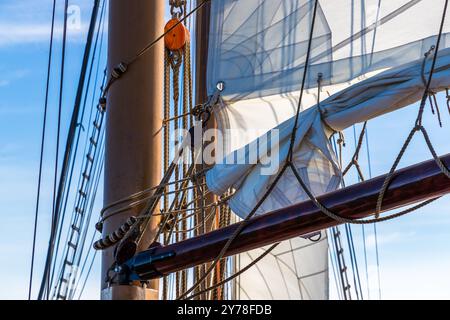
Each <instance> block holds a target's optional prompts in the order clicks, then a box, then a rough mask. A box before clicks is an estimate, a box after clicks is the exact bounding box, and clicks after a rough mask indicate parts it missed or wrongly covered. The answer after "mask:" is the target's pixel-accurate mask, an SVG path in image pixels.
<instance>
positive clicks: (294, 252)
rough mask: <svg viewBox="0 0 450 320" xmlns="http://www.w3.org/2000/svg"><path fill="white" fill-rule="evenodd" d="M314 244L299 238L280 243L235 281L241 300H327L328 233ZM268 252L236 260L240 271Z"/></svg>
mask: <svg viewBox="0 0 450 320" xmlns="http://www.w3.org/2000/svg"><path fill="white" fill-rule="evenodd" d="M313 238H314V240H315V241H314V242H313V241H311V240H309V239H303V238H300V237H296V238H294V239H290V240H287V241H283V242H281V243H280V244H279V245H278V246H277V247H276V248H275V249H274V250H273V251H272V252H271V253H270V254H268V255H267V256H265V257H264V258H263V259H262V260H261V261H260V262H258V264H256V265H255V266H254V267H253V269H252V270H249V271H248V272H244V273H243V274H241V275H240V276H239V277H238V279H237V280H236V299H238V300H325V299H328V296H329V288H328V280H329V279H328V277H329V276H328V259H327V258H328V238H327V233H326V232H325V231H322V232H321V235H320V238H319V236H314V237H313ZM266 249H267V248H260V249H255V250H251V251H248V252H245V253H242V254H240V255H239V256H238V257H237V261H236V265H237V269H241V268H243V267H245V266H246V265H248V264H249V263H251V262H252V261H253V260H254V259H256V258H258V257H259V256H260V255H261V254H262V253H263V252H264V251H265V250H266Z"/></svg>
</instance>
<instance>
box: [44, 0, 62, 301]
mask: <svg viewBox="0 0 450 320" xmlns="http://www.w3.org/2000/svg"><path fill="white" fill-rule="evenodd" d="M68 6H69V1H68V0H65V2H64V27H63V42H62V52H61V72H60V82H59V101H58V120H57V131H56V154H55V169H54V177H53V200H52V206H53V209H52V219H51V231H50V241H49V254H48V256H47V258H48V259H47V262H46V266H45V271H44V277H43V279H42V283H41V288H40V290H39V299H42V298H43V296H44V290H47V291H46V298H47V300H48V298H49V295H50V274H49V268H50V266H51V262H52V257H53V246H54V242H55V238H54V237H55V236H56V231H57V226H58V219H57V212H56V211H57V208H56V184H57V177H58V161H59V159H58V158H59V140H60V134H61V113H62V100H63V86H64V70H65V58H66V43H67V18H68V16H67V9H68Z"/></svg>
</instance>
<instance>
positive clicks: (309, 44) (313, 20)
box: [177, 0, 318, 300]
mask: <svg viewBox="0 0 450 320" xmlns="http://www.w3.org/2000/svg"><path fill="white" fill-rule="evenodd" d="M317 7H318V0H315V1H314V9H313V16H312V22H311V30H310V36H309V39H308V49H307V54H306V61H305V68H304V70H303V80H302V87H301V92H300V98H299V103H298V106H297V116H296V120H295V124H294V130H295V129H296V128H297V125H298V118H299V114H300V108H301V100H302V96H303V89H304V86H305V82H306V76H307V73H308V72H307V70H308V64H309V58H310V54H311V46H312V39H313V33H314V25H315V20H316V15H317ZM294 140H295V133H293V134H292V137H291V148H290V149H292V147H293V145H294ZM288 157H289V159H292V152H291V151H290V152H289V155H288ZM286 169H287V166H286V165H284V166H283V168H282V169H281V171H280V172H279V173H278V175H277V176H276V177H275V179H274V181H273V182H272V184H271V185H270V186H269V188H268V189H267V190H266V192H265V194H264V195H263V197H262V198H261V199H260V200H259V201H258V203H257V204H256V206H255V207H254V208H253V210H252V211H251V212H250V213H249V214H248V215H247V217H245V219H244V220H242V222H241V224H239V226H238V227H237V228H236V230H235V231H234V232H233V234H232V235H231V237H230V239H228V241H227V242H226V244H225V245H224V246H223V248H222V250H221V251H220V253H219V254H218V256H217V257H216V258H215V259H214V261H213V262H212V263H211V265H210V266H209V267H208V269H207V270H206V272H205V273H204V274H203V275H202V276H201V277H200V278H199V279H197V281H196V282H195V283H194V284H193V285H192V287H191V288H190V289H189V290H187V291H185V292H184V293H183V294H181V295H180V296H178V297H177V300H180V299H183V298H185V297H186V296H187V295H189V293H191V292H192V291H193V290H195V289H196V288H197V287H198V286H199V285H200V284H201V282H202V281H203V280H205V279H206V278H207V276H208V275H209V274H210V273H211V271H212V270H214V268H215V267H216V265H217V264H218V263H219V261H220V260H221V259H222V258H223V256H224V255H225V253H226V251H227V250H228V248H229V247H230V245H231V243H232V242H233V241H234V240H235V239H236V238H237V236H238V235H239V234H240V233H241V232H242V230H243V229H244V228H245V227H246V225H247V224H248V222H249V220H250V219H251V218H252V217H253V216H254V215H255V213H256V211H257V210H258V209H259V207H260V206H261V205H262V204H263V202H264V201H265V200H266V198H267V197H268V196H269V194H271V193H272V191H273V189H274V188H275V186H276V185H277V183H278V181H279V180H280V178H281V177H282V175H283V174H284V172H285V171H286Z"/></svg>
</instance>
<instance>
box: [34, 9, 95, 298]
mask: <svg viewBox="0 0 450 320" xmlns="http://www.w3.org/2000/svg"><path fill="white" fill-rule="evenodd" d="M99 1H100V0H95V2H94V6H93V11H92V16H91V22H90V25H89V30H88V35H87V42H86V46H85V50H84V56H83V62H82V68H81V72H80V77H79V82H78V89H77V94H76V98H75V105H74V109H73V113H72V118H71V123H70V127H69V132H68V137H67V141H66V148H65V152H64V157H63V162H62V167H61V171H60V179H59V185H58V192H57V196H56V201H54V209H55V210H54V213H55V214H54V217H52V219H53V218H54V221H52V230H51V234H50V240H49V248H48V250H47V258H46V262H45V268H44V276H43V279H42V282H41V287H40V290H39V295H38V299H43V298H44V292H45V291H46V290H47V289H49V288H46V281H49V280H50V277H49V272H50V268H51V265H52V256H53V250H54V244H55V237H56V228H57V225H58V224H57V223H58V222H59V211H60V209H61V205H62V199H63V191H64V189H65V182H66V178H67V173H68V167H69V161H70V158H71V154H72V147H73V141H74V136H75V131H76V129H77V127H78V126H77V124H78V115H79V110H80V104H81V97H82V93H83V88H84V83H85V77H86V69H87V65H88V60H89V56H90V49H91V43H92V38H93V34H94V30H95V23H96V19H97V13H98V7H99V3H100V2H99ZM66 2H67V1H66ZM66 4H67V3H66ZM64 15H65V20H67V6H66V7H65V14H64ZM64 25H65V28H66V27H67V21H65V22H64ZM46 279H47V280H46ZM47 298H48V293H47Z"/></svg>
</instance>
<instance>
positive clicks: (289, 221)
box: [128, 154, 450, 280]
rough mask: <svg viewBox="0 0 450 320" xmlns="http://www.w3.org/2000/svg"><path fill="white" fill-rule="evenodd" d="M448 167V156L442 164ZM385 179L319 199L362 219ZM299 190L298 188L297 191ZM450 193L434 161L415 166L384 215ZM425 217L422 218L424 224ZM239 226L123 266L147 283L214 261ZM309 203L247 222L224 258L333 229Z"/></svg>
mask: <svg viewBox="0 0 450 320" xmlns="http://www.w3.org/2000/svg"><path fill="white" fill-rule="evenodd" d="M441 159H442V161H443V162H444V164H445V165H446V166H447V167H449V166H450V154H447V155H445V156H444V157H442V158H441ZM384 179H385V175H383V176H379V177H376V178H374V179H371V180H368V181H365V182H361V183H358V184H355V185H352V186H349V187H346V188H344V189H340V190H337V191H334V192H331V193H328V194H325V195H322V196H320V197H319V198H318V199H319V201H320V202H321V203H323V204H324V205H325V206H326V207H327V208H329V209H331V211H332V212H334V213H336V214H338V215H340V216H342V217H345V218H353V219H355V218H364V217H369V216H371V215H373V214H374V211H375V205H376V201H377V196H378V193H379V191H380V188H381V186H382V184H383V181H384ZM299 187H300V186H299ZM449 192H450V179H448V178H447V177H446V176H445V175H444V174H443V173H442V172H441V171H440V170H439V168H438V166H437V165H436V162H435V161H434V160H429V161H426V162H423V163H420V164H416V165H413V166H410V167H407V168H405V169H402V170H399V171H397V172H396V173H395V175H394V177H393V179H392V183H391V185H390V187H389V190H388V191H387V193H386V195H385V198H384V202H383V207H382V210H383V211H387V210H391V209H395V208H399V207H402V206H406V205H410V204H413V203H416V202H419V201H424V200H428V199H432V198H436V197H439V196H443V195H445V194H447V193H449ZM425 218H426V217H424V219H425ZM238 224H239V223H237V224H233V225H231V226H229V227H226V228H223V229H220V230H216V231H213V232H210V233H207V234H204V235H201V236H198V237H194V238H190V239H188V240H185V241H181V242H178V243H176V244H172V245H168V246H166V247H158V248H153V249H151V250H147V251H144V252H141V253H139V254H137V255H136V256H135V257H134V258H133V259H132V260H130V261H129V262H128V265H129V266H130V267H131V270H132V271H133V274H132V278H134V279H141V280H145V279H150V278H155V277H159V276H161V275H167V274H169V273H171V272H174V271H178V270H182V269H185V268H188V267H192V266H194V265H197V264H200V263H204V262H207V261H211V260H213V259H215V258H216V256H217V255H218V254H219V252H220V251H221V249H222V248H223V246H224V245H225V243H226V242H227V240H228V239H229V238H230V237H231V235H232V234H233V232H234V230H235V229H236V228H237V227H238ZM337 224H338V222H337V221H335V220H333V219H331V218H329V217H327V216H326V215H324V214H323V213H322V212H320V210H319V209H318V208H317V207H316V206H315V205H314V204H313V203H312V202H311V201H305V202H301V203H299V204H296V205H293V206H290V207H287V208H283V209H280V210H277V211H274V212H271V213H268V214H265V215H262V216H258V217H255V218H253V219H251V221H250V222H249V223H248V225H247V226H246V227H245V228H244V230H243V231H242V233H241V234H240V235H239V236H238V237H237V238H236V239H235V240H234V241H233V243H232V244H231V246H230V247H229V249H228V251H227V252H226V255H227V256H229V255H233V254H237V253H241V252H245V251H248V250H251V249H255V248H259V247H262V246H265V245H268V244H271V243H275V242H279V241H282V240H286V239H290V238H293V237H297V236H302V235H307V234H310V233H312V232H315V231H318V230H322V229H325V228H328V227H331V226H335V225H337Z"/></svg>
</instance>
